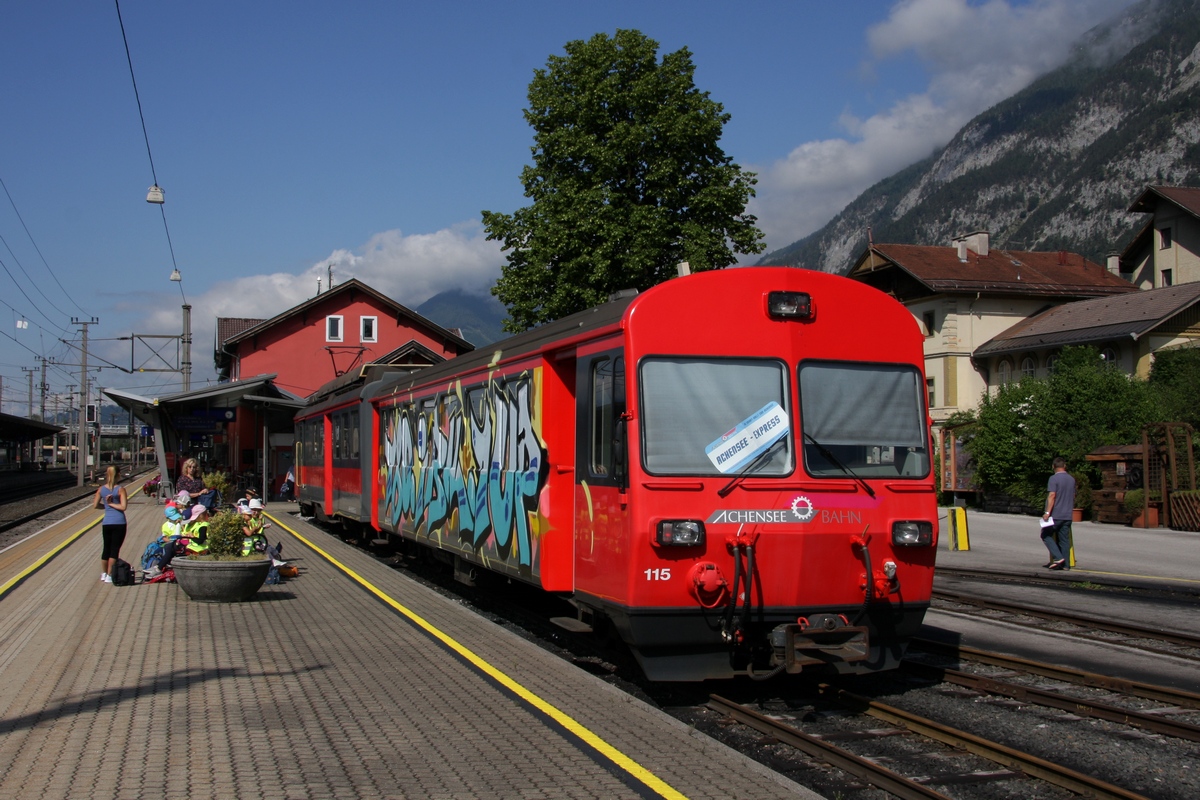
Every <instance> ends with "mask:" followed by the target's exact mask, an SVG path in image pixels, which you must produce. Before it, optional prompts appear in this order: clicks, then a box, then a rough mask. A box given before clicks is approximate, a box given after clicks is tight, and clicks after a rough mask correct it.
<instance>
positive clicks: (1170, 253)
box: [1119, 186, 1200, 289]
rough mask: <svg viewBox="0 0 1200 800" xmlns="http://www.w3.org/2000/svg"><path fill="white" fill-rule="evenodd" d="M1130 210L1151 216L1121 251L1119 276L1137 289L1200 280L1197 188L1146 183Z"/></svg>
mask: <svg viewBox="0 0 1200 800" xmlns="http://www.w3.org/2000/svg"><path fill="white" fill-rule="evenodd" d="M1129 210H1130V212H1133V213H1138V212H1142V213H1146V214H1152V215H1153V216H1152V218H1151V219H1150V221H1149V222H1147V223H1146V225H1145V227H1143V228H1142V230H1141V231H1139V232H1138V235H1137V236H1135V237H1134V239H1133V241H1132V242H1130V244H1129V246H1128V247H1126V248H1125V252H1123V253H1121V255H1120V267H1119V269H1120V271H1121V275H1122V276H1124V277H1127V278H1128V279H1129V280H1130V281H1131V282H1132V283H1133V284H1134V285H1136V286H1137V287H1138V288H1139V289H1157V288H1161V287H1164V286H1176V285H1178V284H1181V283H1196V282H1200V189H1186V188H1182V187H1178V186H1148V187H1146V191H1144V192H1142V194H1141V196H1140V197H1138V199H1137V200H1135V201H1134V202H1133V205H1132V206H1130V207H1129Z"/></svg>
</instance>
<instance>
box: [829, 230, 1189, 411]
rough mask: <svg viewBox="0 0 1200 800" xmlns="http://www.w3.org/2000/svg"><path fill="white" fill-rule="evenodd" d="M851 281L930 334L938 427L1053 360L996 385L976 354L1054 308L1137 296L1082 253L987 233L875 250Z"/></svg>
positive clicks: (1011, 363) (1009, 366) (931, 390)
mask: <svg viewBox="0 0 1200 800" xmlns="http://www.w3.org/2000/svg"><path fill="white" fill-rule="evenodd" d="M1198 230H1200V228H1198ZM849 277H851V278H853V279H855V280H859V281H862V282H864V283H867V284H869V285H871V286H874V287H875V288H877V289H880V290H882V291H884V292H886V293H888V294H890V295H892V296H893V297H895V298H897V299H898V300H899V301H900V302H902V303H904V305H905V306H907V307H908V309H909V310H910V311H911V312H912V314H913V317H914V318H915V319H916V321H917V324H918V325H919V326H920V328H921V330H922V332H923V333H924V334H925V377H926V390H927V394H928V397H929V409H930V415H931V416H932V417H933V421H934V424H938V423H941V422H944V421H945V420H946V419H947V418H948V417H949V416H950V415H951V414H953V413H954V412H956V411H964V410H969V409H973V408H975V407H976V406H977V405H978V403H979V398H980V396H981V395H982V394H983V393H984V391H986V390H987V389H988V387H989V385H991V384H993V383H997V382H1006V381H1007V380H1013V379H1019V378H1020V377H1021V376H1022V375H1045V374H1046V372H1047V371H1048V369H1049V368H1050V366H1051V365H1052V364H1053V358H1054V352H1052V351H1045V352H1043V351H1037V350H1030V351H1029V352H1028V353H1023V354H1021V355H1020V356H1019V357H1015V358H1011V359H1009V360H1003V359H1002V360H999V361H997V362H995V367H994V368H995V369H997V370H998V374H997V375H996V376H992V375H991V374H990V369H991V368H992V366H991V362H989V361H987V360H986V359H985V360H983V361H982V362H977V361H975V360H974V359H973V358H972V356H973V354H974V352H975V350H976V348H978V347H980V346H981V345H983V344H985V343H987V342H989V341H991V340H992V339H995V338H996V337H998V336H1000V335H1001V334H1003V333H1004V332H1006V331H1008V330H1009V329H1011V328H1012V327H1013V326H1014V325H1015V324H1017V323H1019V322H1022V321H1024V320H1026V319H1028V318H1029V317H1033V316H1035V315H1037V314H1040V313H1041V312H1044V311H1046V310H1047V309H1049V308H1052V307H1054V306H1059V305H1062V304H1064V303H1072V302H1074V301H1076V300H1085V299H1090V298H1097V297H1111V296H1115V295H1121V294H1126V293H1130V292H1136V291H1137V289H1136V287H1135V286H1134V285H1133V284H1131V283H1130V282H1129V281H1127V280H1124V279H1123V278H1121V277H1120V276H1118V275H1116V274H1113V273H1112V272H1109V271H1108V270H1107V269H1105V268H1104V267H1102V266H1100V265H1099V264H1096V263H1094V262H1092V261H1089V260H1087V259H1086V258H1084V257H1083V256H1081V255H1079V254H1077V253H1068V252H1065V251H1063V252H1025V251H1011V250H994V249H992V248H991V247H990V243H989V237H988V234H987V233H986V232H977V233H972V234H969V235H967V236H963V237H960V238H958V239H955V240H954V244H953V246H951V247H929V246H920V245H898V244H872V245H871V246H869V247H868V248H867V250H866V252H864V253H863V254H862V255H861V256H860V257H859V258H858V260H857V261H856V262H855V264H854V267H853V268H852V269H851V270H850V272H849Z"/></svg>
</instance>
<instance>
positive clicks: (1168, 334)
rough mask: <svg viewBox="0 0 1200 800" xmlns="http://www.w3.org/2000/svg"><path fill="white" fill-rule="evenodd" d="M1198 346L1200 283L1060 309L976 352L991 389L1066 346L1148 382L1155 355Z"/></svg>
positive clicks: (1015, 328) (1020, 325)
mask: <svg viewBox="0 0 1200 800" xmlns="http://www.w3.org/2000/svg"><path fill="white" fill-rule="evenodd" d="M1198 343H1200V282H1195V283H1186V284H1183V285H1181V286H1163V287H1160V288H1158V289H1147V290H1145V291H1141V292H1129V293H1126V294H1121V295H1117V296H1115V297H1100V298H1096V299H1094V300H1081V301H1079V302H1077V303H1068V304H1066V305H1061V306H1056V307H1054V308H1051V309H1048V310H1046V311H1044V312H1042V313H1041V314H1038V315H1037V316H1035V317H1033V318H1031V319H1028V320H1024V321H1022V322H1019V323H1017V324H1016V325H1014V326H1013V327H1011V328H1009V329H1008V330H1007V331H1004V332H1003V333H1001V334H1000V335H998V336H996V337H995V338H994V339H992V340H991V341H989V342H986V343H984V344H983V345H981V346H980V347H979V348H977V349H976V350H975V361H976V363H977V364H980V365H982V366H983V368H984V372H985V373H986V374H987V375H989V376H990V379H991V381H990V388H996V387H998V386H1000V385H1001V384H1003V383H1006V382H1007V381H1006V380H1004V379H1003V376H1009V379H1010V380H1016V379H1018V378H1019V377H1020V375H1019V374H1017V372H1016V368H1017V365H1018V364H1022V363H1025V362H1026V361H1031V362H1033V363H1047V362H1049V361H1052V360H1053V359H1054V358H1055V356H1056V355H1057V354H1058V352H1059V351H1060V350H1061V349H1062V348H1063V347H1066V346H1068V345H1074V346H1080V345H1086V346H1090V347H1095V348H1096V349H1097V350H1098V351H1099V352H1100V357H1101V358H1103V359H1104V360H1105V361H1108V362H1110V363H1113V364H1115V365H1116V366H1117V367H1118V368H1119V369H1120V370H1121V371H1122V372H1126V373H1128V374H1130V375H1137V376H1138V377H1140V378H1147V377H1149V375H1150V365H1151V364H1152V363H1153V355H1154V354H1155V353H1157V352H1159V351H1161V350H1164V349H1170V348H1176V347H1194V346H1196V345H1197V344H1198Z"/></svg>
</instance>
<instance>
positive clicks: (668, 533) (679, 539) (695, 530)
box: [656, 519, 704, 547]
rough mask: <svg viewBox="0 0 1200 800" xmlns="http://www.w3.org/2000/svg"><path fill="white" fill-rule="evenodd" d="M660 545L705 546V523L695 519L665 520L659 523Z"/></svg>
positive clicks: (658, 537) (657, 537) (657, 538)
mask: <svg viewBox="0 0 1200 800" xmlns="http://www.w3.org/2000/svg"><path fill="white" fill-rule="evenodd" d="M656 540H657V542H658V543H659V544H660V545H666V546H673V547H695V546H696V545H701V544H704V523H703V522H700V521H699V520H694V519H664V520H663V521H662V522H660V523H658V534H657V536H656Z"/></svg>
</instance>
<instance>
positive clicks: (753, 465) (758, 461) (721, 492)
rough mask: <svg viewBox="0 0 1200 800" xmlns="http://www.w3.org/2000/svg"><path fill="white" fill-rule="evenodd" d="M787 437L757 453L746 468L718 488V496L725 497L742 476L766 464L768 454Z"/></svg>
mask: <svg viewBox="0 0 1200 800" xmlns="http://www.w3.org/2000/svg"><path fill="white" fill-rule="evenodd" d="M786 438H787V437H786V436H780V437H779V438H778V439H776V440H775V441H773V442H771V444H770V446H768V447H767V449H766V450H763V451H762V452H761V453H759V454H758V455H756V456H755V457H754V460H753V461H751V462H750V463H749V464H747V465H746V466H745V468H744V469H742V470H741V471H740V472H738V474H737V475H734V476H733V478H731V479H730V481H729V483H727V484H725V485H724V486H723V487H721V488H720V489H718V490H717V497H725V496H726V495H728V494H729V493H730V492H732V491H733V487H735V486H737V485H738V484H739V483H741V481H742V478H745V477H746V476H747V475H749V474H750V473H752V472H754V471H755V470H757V469H758V468H759V467H760V466H762V465H763V464H765V463H766V461H765V460H764V459H766V457H767V456H768V455H770V453H771V452H772V451H773V450H774V449H775V445H777V444H779V443H780V442H782V441H783V440H785V439H786Z"/></svg>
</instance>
